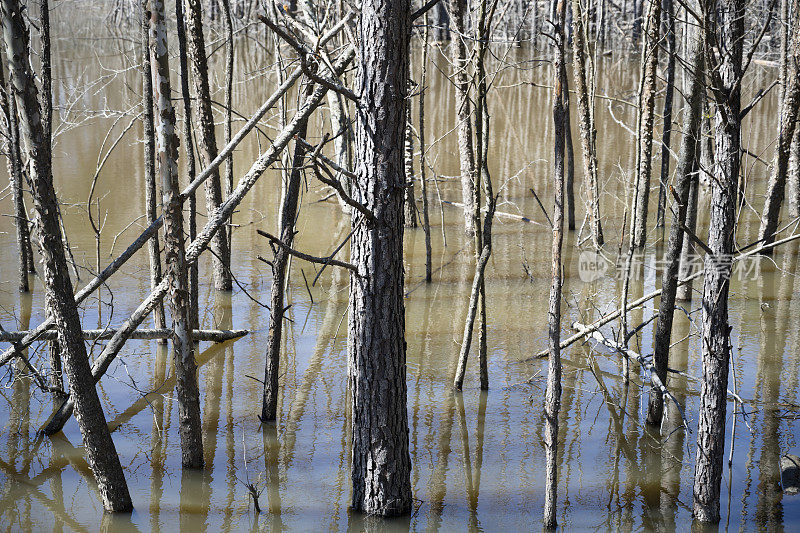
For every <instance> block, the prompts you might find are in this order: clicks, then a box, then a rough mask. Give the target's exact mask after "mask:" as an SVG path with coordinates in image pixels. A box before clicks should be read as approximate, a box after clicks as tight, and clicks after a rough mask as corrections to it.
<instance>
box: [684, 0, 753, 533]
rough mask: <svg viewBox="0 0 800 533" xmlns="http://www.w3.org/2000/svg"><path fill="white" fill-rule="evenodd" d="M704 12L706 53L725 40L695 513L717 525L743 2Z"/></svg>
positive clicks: (723, 1) (717, 68)
mask: <svg viewBox="0 0 800 533" xmlns="http://www.w3.org/2000/svg"><path fill="white" fill-rule="evenodd" d="M715 4H716V5H715ZM704 17H705V21H704V22H705V25H706V30H705V31H706V33H705V46H706V50H711V47H712V46H713V45H714V44H715V43H716V42H719V43H721V45H720V57H719V59H718V60H717V62H718V63H717V64H716V65H709V72H713V73H714V78H713V79H712V86H713V87H714V89H713V94H714V100H715V107H716V114H715V136H714V138H715V151H714V155H715V163H716V164H715V165H714V179H713V180H712V184H711V189H712V198H711V215H710V221H709V226H710V228H711V229H710V234H709V239H708V246H709V248H710V249H711V251H712V252H713V255H707V256H706V260H705V265H706V269H705V270H706V274H705V280H704V283H703V337H702V353H703V383H702V386H701V390H700V410H699V413H698V420H699V422H698V429H697V458H696V460H695V476H694V505H693V516H694V518H695V519H696V520H698V521H699V522H711V523H717V522H719V519H720V513H719V493H720V483H721V479H722V462H723V456H724V452H725V412H726V409H727V402H726V400H727V392H726V391H727V385H728V369H729V362H730V327H729V326H728V291H729V283H730V273H731V265H730V259H731V254H732V252H733V246H734V236H735V223H736V218H735V217H736V212H735V209H736V195H737V183H738V176H739V170H740V163H741V159H740V158H741V155H740V150H741V143H740V135H741V119H740V116H739V114H740V112H741V92H740V86H741V85H740V82H741V76H742V75H743V73H742V72H741V69H742V49H743V44H742V42H743V37H744V1H743V0H717V2H708V5H707V7H706V12H705V13H704ZM717 28H718V29H717ZM715 30H716V31H715Z"/></svg>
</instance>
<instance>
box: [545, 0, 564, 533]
mask: <svg viewBox="0 0 800 533" xmlns="http://www.w3.org/2000/svg"><path fill="white" fill-rule="evenodd" d="M565 4H566V0H553V3H552V19H551V20H552V23H553V36H554V38H555V43H554V44H555V61H554V65H553V71H554V76H553V77H554V80H553V82H554V85H555V90H554V91H553V125H554V132H555V139H554V147H555V149H554V154H553V156H554V160H553V161H554V163H553V180H554V188H555V204H554V206H553V247H552V263H553V265H552V273H553V276H552V283H551V285H550V305H549V310H548V345H549V348H550V358H549V361H548V372H547V390H546V391H545V400H544V413H545V414H544V416H545V429H544V443H545V455H546V463H547V465H546V471H545V476H546V479H545V496H544V527H545V528H547V529H555V527H556V526H557V525H558V521H557V519H556V501H557V499H558V413H559V410H560V409H561V349H560V343H561V245H562V241H563V239H564V233H563V232H564V229H563V226H564V141H565V126H564V121H565V120H566V116H565V109H564V94H563V91H564V87H563V85H562V82H563V80H564V74H563V69H564V47H565V42H564V25H565V22H566V7H565Z"/></svg>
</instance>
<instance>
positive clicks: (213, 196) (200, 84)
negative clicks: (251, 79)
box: [186, 0, 233, 291]
mask: <svg viewBox="0 0 800 533" xmlns="http://www.w3.org/2000/svg"><path fill="white" fill-rule="evenodd" d="M201 3H202V2H201V0H186V6H187V11H186V13H187V15H188V28H189V33H188V37H189V39H188V43H189V64H190V66H191V69H192V80H193V81H194V96H195V113H197V124H198V130H197V132H198V134H199V135H198V137H197V145H198V148H199V152H200V161H201V163H202V165H203V166H204V167H205V166H208V165H209V163H211V161H213V160H214V159H215V158H216V157H217V138H216V133H215V132H214V115H213V113H212V111H211V91H210V89H209V85H208V61H207V60H206V45H205V38H204V37H203V10H202V6H201ZM220 203H222V188H221V184H220V177H219V171H215V172H214V173H213V175H212V176H211V177H210V178H209V179H208V180H207V181H206V210H207V211H208V213H209V214H210V213H213V212H214V210H216V209H217V207H219V204H220ZM211 251H212V252H213V253H214V258H213V259H212V264H213V268H214V286H215V287H216V288H217V289H218V290H221V291H229V290H231V288H232V286H233V282H232V279H231V273H230V268H231V256H230V249H229V248H228V231H227V229H226V228H223V229H222V231H220V232H218V233H216V234H215V235H214V240H213V241H212V246H211Z"/></svg>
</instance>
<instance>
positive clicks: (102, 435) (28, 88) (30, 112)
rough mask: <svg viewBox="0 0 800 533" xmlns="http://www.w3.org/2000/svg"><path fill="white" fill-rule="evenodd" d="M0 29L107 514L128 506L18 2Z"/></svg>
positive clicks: (71, 373)
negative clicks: (89, 350) (73, 274)
mask: <svg viewBox="0 0 800 533" xmlns="http://www.w3.org/2000/svg"><path fill="white" fill-rule="evenodd" d="M0 17H2V31H3V38H4V40H5V48H6V56H7V58H8V64H9V71H10V75H11V80H12V92H13V96H14V98H15V100H16V103H17V109H18V112H19V119H20V121H19V125H20V134H21V137H22V139H23V140H24V142H25V148H26V152H27V155H28V159H29V161H30V163H29V167H28V168H29V172H30V185H31V189H32V194H33V203H34V209H35V216H36V223H37V224H36V225H37V233H38V238H39V243H40V247H41V253H42V270H43V272H42V275H43V277H44V281H45V289H46V298H47V302H48V307H49V310H50V312H51V313H52V316H53V319H54V321H55V325H56V329H57V331H58V337H59V346H60V347H61V348H62V350H63V357H64V367H65V370H66V374H67V379H68V381H69V387H70V391H71V393H72V396H73V398H74V400H75V415H76V418H77V420H78V425H79V426H80V429H81V435H82V436H83V443H84V446H85V448H86V459H87V461H88V463H89V466H90V468H91V469H92V472H93V473H94V476H95V479H96V480H97V484H98V488H99V490H100V497H101V499H102V500H103V507H104V508H105V509H106V510H107V511H111V512H128V511H130V510H131V509H132V508H133V503H132V502H131V497H130V494H129V492H128V485H127V483H126V481H125V474H124V473H123V471H122V465H121V464H120V461H119V456H118V455H117V450H116V448H115V447H114V441H113V440H112V439H111V433H110V432H109V430H108V426H107V425H106V420H105V415H104V413H103V406H102V404H101V403H100V398H99V397H98V395H97V390H96V389H95V387H94V380H93V379H92V373H91V369H90V368H89V358H88V357H87V354H86V346H85V345H84V343H83V335H82V334H81V330H82V328H81V322H80V317H79V315H78V306H77V305H76V304H75V298H74V297H73V291H72V280H71V279H70V277H69V272H68V270H67V260H66V257H65V255H64V247H63V242H62V239H61V227H60V224H59V219H58V200H57V198H56V193H55V189H54V187H53V173H52V166H51V165H52V157H51V151H50V143H49V139H48V138H47V137H46V135H45V129H44V126H43V124H42V107H41V105H40V103H39V97H38V95H37V88H36V83H35V80H34V76H33V72H32V71H31V66H30V56H29V48H28V43H29V33H28V28H27V25H26V24H25V19H24V16H23V13H22V7H21V6H20V3H19V1H18V0H3V1H2V2H1V3H0Z"/></svg>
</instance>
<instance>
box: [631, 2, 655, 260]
mask: <svg viewBox="0 0 800 533" xmlns="http://www.w3.org/2000/svg"><path fill="white" fill-rule="evenodd" d="M641 1H642V2H644V1H645V0H641ZM648 2H649V7H648V8H647V20H646V23H645V32H646V43H645V46H644V48H643V49H642V80H641V85H640V86H639V109H638V112H639V115H638V118H637V121H636V142H637V150H636V176H635V178H634V180H635V181H636V197H635V198H634V205H635V209H633V210H632V216H633V217H634V218H633V228H634V233H633V245H634V246H635V247H637V248H641V247H643V246H644V245H645V241H646V240H647V207H648V203H649V200H650V175H651V173H652V169H653V123H654V119H655V114H654V112H653V110H654V108H655V98H656V67H657V66H658V47H659V43H658V40H659V34H660V28H661V0H648Z"/></svg>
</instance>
